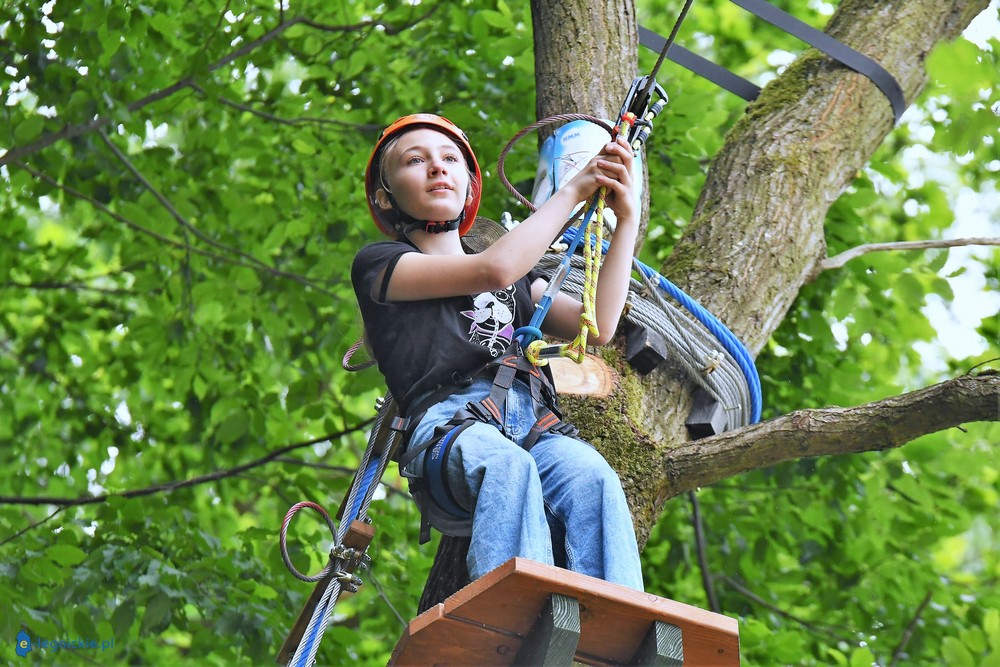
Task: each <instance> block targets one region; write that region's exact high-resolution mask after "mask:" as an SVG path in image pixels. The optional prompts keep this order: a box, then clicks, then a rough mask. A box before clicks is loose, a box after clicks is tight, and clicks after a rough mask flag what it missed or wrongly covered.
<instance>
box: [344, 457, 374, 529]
mask: <svg viewBox="0 0 1000 667" xmlns="http://www.w3.org/2000/svg"><path fill="white" fill-rule="evenodd" d="M379 463H380V462H379V460H378V459H372V460H371V461H370V462H369V463H368V468H367V469H366V470H365V475H364V477H362V478H361V485H360V486H359V487H358V489H364V491H359V492H358V494H357V496H355V498H354V506H353V507H351V511H350V512H349V513H346V514H344V518H343V519H341V521H347V522H348V523H350V522H351V521H354V520H355V519H356V518H358V513H359V512H361V503H362V502H364V499H365V497H366V496H367V495H368V488H369V487H370V486H371V485H372V480H374V479H375V473H377V472H378V467H379Z"/></svg>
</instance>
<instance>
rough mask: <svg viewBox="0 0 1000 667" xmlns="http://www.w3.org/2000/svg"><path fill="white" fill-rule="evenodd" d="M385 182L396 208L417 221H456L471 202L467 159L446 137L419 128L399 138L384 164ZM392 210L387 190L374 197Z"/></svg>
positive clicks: (378, 192)
mask: <svg viewBox="0 0 1000 667" xmlns="http://www.w3.org/2000/svg"><path fill="white" fill-rule="evenodd" d="M382 180H383V183H384V184H385V185H386V186H387V187H388V189H389V190H390V191H391V192H392V196H393V198H394V199H395V200H396V204H397V205H398V206H399V207H400V208H402V209H403V211H405V212H406V213H408V214H410V215H411V216H413V217H414V218H416V219H418V220H434V221H440V220H454V219H455V218H457V217H458V216H459V215H460V214H461V213H462V210H463V209H464V208H465V205H466V203H467V202H468V200H469V199H470V198H471V196H472V195H471V192H470V190H469V167H468V165H467V164H466V162H465V155H464V154H463V153H462V150H461V149H460V148H459V147H458V145H457V144H456V143H455V142H454V141H452V140H451V139H450V138H449V137H448V136H447V135H444V134H442V133H440V132H437V131H436V130H432V129H429V128H419V129H416V130H412V131H410V132H407V133H406V134H404V135H402V136H400V137H399V139H398V140H397V141H396V143H395V144H394V145H392V146H390V147H389V149H388V150H387V151H386V154H385V158H384V159H383V161H382ZM375 196H376V199H377V201H378V203H379V206H381V207H382V208H383V209H385V210H389V209H391V208H392V205H391V204H390V203H389V198H388V196H387V193H386V191H385V190H384V189H379V190H378V191H377V192H376V193H375Z"/></svg>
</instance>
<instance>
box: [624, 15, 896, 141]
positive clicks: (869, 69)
mask: <svg viewBox="0 0 1000 667" xmlns="http://www.w3.org/2000/svg"><path fill="white" fill-rule="evenodd" d="M730 1H731V2H732V3H733V4H735V5H738V6H740V7H742V8H743V9H745V10H747V11H749V12H751V13H752V14H754V15H756V16H759V17H760V18H761V19H763V20H765V21H767V22H768V23H770V24H771V25H773V26H775V27H777V28H780V29H781V30H784V31H785V32H787V33H788V34H790V35H792V36H793V37H797V38H798V39H801V40H802V41H803V42H805V43H806V44H808V45H810V46H812V47H815V48H817V49H819V50H820V51H822V52H823V53H825V54H827V55H828V56H830V57H831V58H834V59H835V60H837V61H839V62H840V63H842V64H843V65H846V66H847V67H849V68H851V69H853V70H854V71H855V72H858V73H859V74H864V75H865V76H866V77H868V78H869V79H871V81H872V82H873V83H874V84H875V85H876V86H878V88H879V90H881V91H882V93H883V94H884V95H885V96H886V97H887V98H888V99H889V103H890V104H891V105H892V113H893V117H894V118H895V120H896V122H899V119H900V117H902V115H903V112H904V111H906V98H905V96H904V95H903V88H902V87H901V86H900V85H899V82H898V81H896V79H895V77H893V76H892V74H890V73H889V72H888V71H887V70H886V69H885V68H884V67H882V66H881V65H879V64H878V63H877V62H875V61H874V60H873V59H871V58H869V57H868V56H866V55H864V54H863V53H860V52H858V51H856V50H854V49H852V48H851V47H849V46H847V45H846V44H844V43H843V42H841V41H839V40H837V39H835V38H833V37H831V36H830V35H827V34H826V33H825V32H822V31H820V30H817V29H816V28H813V27H812V26H811V25H808V24H806V23H804V22H802V21H800V20H799V19H797V18H795V17H794V16H792V15H791V14H788V13H786V12H784V11H782V10H780V9H778V8H777V7H775V6H774V5H772V4H770V3H769V2H765V0H730ZM639 43H640V44H642V45H643V46H645V47H646V48H648V49H652V50H654V51H659V50H661V49H662V48H663V45H664V44H665V43H666V39H665V38H664V37H662V36H660V35H659V34H657V33H655V32H653V31H652V30H649V29H648V28H645V27H642V26H639ZM667 57H668V58H669V59H670V60H672V61H674V62H675V63H677V64H678V65H680V66H681V67H685V68H687V69H689V70H691V71H692V72H694V73H695V74H697V75H698V76H701V77H704V78H706V79H708V80H709V81H711V82H712V83H714V84H716V85H718V86H721V87H722V88H725V89H726V90H728V91H729V92H731V93H735V94H736V95H739V96H740V97H742V98H743V99H745V100H747V101H752V100H755V99H757V96H758V95H759V94H760V88H759V87H758V86H756V85H755V84H753V83H751V82H750V81H747V80H746V79H744V78H742V77H740V76H738V75H736V74H733V73H732V72H730V71H729V70H727V69H725V68H724V67H721V66H719V65H716V64H715V63H713V62H711V61H709V60H706V59H704V58H702V57H701V56H698V55H696V54H694V53H691V52H690V51H688V50H687V49H684V48H683V47H681V46H678V45H676V44H675V45H672V46H671V48H670V51H669V53H668V54H667Z"/></svg>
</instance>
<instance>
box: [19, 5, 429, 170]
mask: <svg viewBox="0 0 1000 667" xmlns="http://www.w3.org/2000/svg"><path fill="white" fill-rule="evenodd" d="M442 4H444V3H437V4H435V5H434V6H433V7H431V8H430V9H429V10H428V11H426V12H424V13H423V14H421V15H419V16H417V17H415V18H413V19H412V20H410V21H407V22H404V23H402V24H400V25H398V26H394V25H391V24H389V23H386V22H385V21H383V20H381V19H369V20H366V21H361V22H359V23H355V24H351V25H330V24H325V23H319V22H317V21H313V20H310V19H308V18H306V17H304V16H296V17H294V18H291V19H288V20H287V21H285V22H283V23H280V24H278V25H277V26H275V27H274V28H272V29H271V30H269V31H268V32H266V33H264V34H263V35H261V36H260V37H258V38H257V39H255V40H253V41H251V42H247V43H246V44H244V45H243V46H241V47H240V48H238V49H235V50H234V51H232V52H230V53H228V54H226V55H225V56H223V57H222V58H220V59H219V60H217V61H216V62H214V63H212V64H211V65H209V66H208V69H207V71H208V72H214V71H216V70H218V69H221V68H222V67H225V66H226V65H228V64H229V63H231V62H233V61H234V60H237V59H238V58H241V57H243V56H245V55H247V54H248V53H250V52H251V51H254V50H255V49H257V48H259V47H261V46H263V45H264V44H267V43H268V42H271V41H273V40H274V39H276V38H278V37H279V36H281V34H282V33H284V32H285V31H286V30H288V29H289V28H291V27H292V26H295V25H299V24H300V23H301V24H302V25H306V26H309V27H310V28H313V29H315V30H321V31H323V32H355V31H358V30H363V29H366V28H373V27H382V28H383V29H384V31H385V34H387V35H396V34H399V33H400V32H403V31H404V30H407V29H408V28H411V27H413V26H414V25H416V24H417V23H419V22H421V21H423V20H424V19H426V18H427V17H429V16H431V15H432V14H433V13H434V12H436V11H437V10H438V8H439V7H440V6H441V5H442ZM193 84H194V77H191V76H188V77H185V78H183V79H180V80H179V81H176V82H174V83H173V84H171V85H169V86H167V87H166V88H161V89H160V90H157V91H155V92H152V93H150V94H149V95H146V96H145V97H143V98H141V99H138V100H136V101H134V102H131V103H129V104H128V106H127V108H128V110H129V112H133V113H134V112H136V111H138V110H139V109H142V108H143V107H146V106H149V105H150V104H152V103H154V102H158V101H160V100H162V99H165V98H167V97H170V96H171V95H173V94H174V93H176V92H178V91H180V90H184V89H185V88H190V87H191V86H192V85H193ZM113 121H114V119H113V118H112V117H110V116H97V117H95V118H93V119H91V120H89V121H87V122H85V123H77V124H75V125H66V126H64V127H63V128H62V129H60V130H57V131H55V132H50V133H49V134H45V135H43V136H41V137H39V138H38V139H35V140H34V141H32V142H30V143H28V144H25V145H24V146H14V147H12V148H11V149H10V150H8V151H7V152H6V153H3V154H2V155H0V166H3V165H5V164H12V163H16V162H17V161H19V160H23V159H24V158H26V157H27V156H29V155H33V154H35V153H37V152H38V151H40V150H42V149H43V148H47V147H49V146H51V145H52V144H54V143H56V142H57V141H60V140H62V139H72V138H74V137H78V136H80V135H82V134H87V133H88V132H93V131H94V130H96V129H98V128H101V127H104V126H106V125H109V124H111V123H112V122H113Z"/></svg>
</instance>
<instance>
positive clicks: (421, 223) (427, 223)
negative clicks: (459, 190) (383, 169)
mask: <svg viewBox="0 0 1000 667" xmlns="http://www.w3.org/2000/svg"><path fill="white" fill-rule="evenodd" d="M386 194H387V195H388V196H389V203H390V204H392V210H393V212H394V213H395V214H396V222H395V223H394V225H393V226H394V227H395V228H396V231H398V232H401V233H402V234H404V235H408V234H409V233H410V232H412V231H415V230H418V229H419V230H422V231H425V232H427V233H428V234H443V233H444V232H450V231H452V230H454V229H458V228H459V225H461V224H462V221H463V220H465V209H464V208H463V209H462V212H461V213H459V215H458V217H457V218H454V219H453V220H418V219H417V218H414V217H413V216H412V215H410V214H409V213H407V212H406V211H404V210H403V209H401V208H400V207H399V206H398V205H397V204H396V200H395V198H394V197H393V196H392V193H391V192H389V191H388V190H386Z"/></svg>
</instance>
